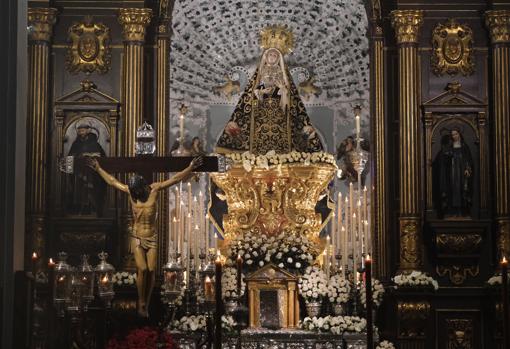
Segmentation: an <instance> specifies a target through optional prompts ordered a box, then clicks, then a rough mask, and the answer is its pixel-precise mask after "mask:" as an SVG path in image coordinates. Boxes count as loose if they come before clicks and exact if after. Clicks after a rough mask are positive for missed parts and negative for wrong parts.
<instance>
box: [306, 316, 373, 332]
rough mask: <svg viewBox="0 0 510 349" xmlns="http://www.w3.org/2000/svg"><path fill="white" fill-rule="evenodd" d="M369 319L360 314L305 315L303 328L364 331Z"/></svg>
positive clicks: (326, 330) (330, 330)
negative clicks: (361, 316)
mask: <svg viewBox="0 0 510 349" xmlns="http://www.w3.org/2000/svg"><path fill="white" fill-rule="evenodd" d="M366 327H367V321H366V320H365V319H363V318H360V317H358V316H331V315H328V316H326V317H318V318H317V317H313V318H310V317H305V318H304V320H303V322H302V323H301V328H303V329H305V330H309V331H314V332H321V333H328V332H329V333H333V334H337V335H338V334H342V333H344V332H362V331H364V330H365V329H366Z"/></svg>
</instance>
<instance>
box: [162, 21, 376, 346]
mask: <svg viewBox="0 0 510 349" xmlns="http://www.w3.org/2000/svg"><path fill="white" fill-rule="evenodd" d="M293 45H294V41H293V35H292V33H291V32H290V31H289V30H288V29H286V28H285V27H279V26H275V27H269V28H266V29H265V30H263V31H262V33H261V47H262V49H263V50H264V51H263V54H262V57H261V59H260V62H259V64H258V67H257V69H256V71H255V73H254V74H253V76H252V77H251V79H250V80H249V82H248V84H247V86H246V88H245V90H244V92H243V93H242V95H241V97H240V99H239V101H238V103H237V105H236V107H235V110H234V112H233V114H232V116H231V118H230V120H229V122H228V123H227V124H226V126H225V128H224V130H223V132H222V134H221V136H220V138H219V140H218V142H217V145H216V152H217V153H218V154H221V155H223V156H224V157H225V158H226V160H227V163H228V166H227V168H228V169H227V171H225V172H222V173H213V174H211V175H210V179H211V181H210V193H209V194H210V201H209V210H208V211H209V212H208V217H209V219H210V220H211V221H212V222H213V224H214V226H215V227H216V229H217V230H218V232H219V233H220V234H221V238H222V239H216V240H217V241H216V242H215V243H214V246H217V247H218V248H217V249H209V251H210V252H212V253H214V254H212V253H211V254H210V256H209V257H208V258H207V257H205V256H201V259H204V257H205V258H206V259H209V263H208V264H203V265H202V266H201V267H198V266H197V267H196V269H199V271H198V270H196V272H195V274H196V275H198V274H199V275H200V276H197V277H196V281H195V282H193V281H192V280H191V281H190V277H192V275H193V271H192V267H191V268H188V269H187V270H188V272H187V275H186V276H185V278H186V279H187V280H186V284H187V285H190V287H187V289H190V288H191V289H193V288H194V292H192V293H193V294H195V295H196V296H195V297H196V301H197V302H198V303H201V302H202V303H203V304H204V309H205V311H204V312H203V313H202V315H200V314H199V313H200V312H197V311H193V310H190V309H191V308H193V309H195V307H191V306H190V304H191V303H193V304H194V303H195V302H193V301H191V300H190V299H191V298H193V295H192V294H190V292H188V291H186V292H184V293H183V292H182V288H181V287H180V282H176V275H180V274H176V272H175V271H176V270H179V267H178V266H177V263H176V262H175V263H174V262H169V264H168V265H167V266H166V267H165V284H164V291H163V297H165V296H166V297H167V299H168V300H169V303H170V306H171V307H173V308H175V307H176V304H178V303H185V308H186V315H185V316H184V317H182V318H180V319H177V320H175V319H174V320H173V321H172V323H171V326H172V327H173V329H174V330H177V331H181V332H189V330H190V328H199V327H208V328H209V327H211V326H212V327H214V326H213V325H212V317H211V316H210V315H211V314H212V313H213V311H212V307H213V305H212V304H213V303H214V302H216V313H218V312H220V313H221V310H220V307H218V303H219V302H221V303H224V310H225V313H226V315H227V316H226V317H223V320H221V318H220V316H219V314H216V319H217V320H216V321H215V322H216V328H217V327H218V326H223V327H224V328H230V329H231V330H234V329H236V330H238V331H240V330H241V329H243V335H242V336H237V337H238V339H239V338H241V337H243V341H245V342H250V341H251V342H250V343H252V344H251V345H252V346H250V347H253V345H255V347H257V345H259V344H257V342H260V343H261V344H260V345H263V344H262V341H261V339H260V338H256V337H253V338H252V339H251V340H250V335H249V334H252V335H253V334H255V335H256V334H260V333H264V336H266V337H267V338H269V337H270V336H275V337H274V338H273V339H274V340H276V341H282V339H281V338H280V339H279V337H278V334H279V333H280V334H282V333H283V334H284V338H286V339H284V340H283V341H287V345H292V344H291V342H288V338H289V337H288V336H287V335H288V331H293V333H294V334H295V335H296V336H297V337H294V339H293V341H294V342H296V343H300V342H302V341H304V340H307V341H312V342H316V343H319V342H320V343H322V344H321V346H320V347H322V345H324V346H325V347H326V346H331V347H343V346H342V345H343V344H342V343H343V340H344V339H347V338H349V336H350V335H351V336H354V337H352V338H353V339H352V341H353V342H352V343H355V342H357V343H358V345H365V346H366V344H363V343H365V342H364V340H363V339H362V338H364V336H366V325H367V322H366V320H365V318H364V317H363V315H364V314H365V313H366V311H365V308H364V305H365V304H366V302H365V298H366V294H365V292H364V289H363V287H360V283H359V281H360V280H361V279H362V278H361V277H360V274H359V273H358V272H361V271H362V270H358V269H359V268H361V267H362V264H363V265H364V262H363V261H362V259H363V256H364V254H363V255H362V252H363V248H361V250H360V251H355V248H354V247H355V244H353V241H354V240H356V241H360V243H361V245H360V246H362V244H363V243H365V244H366V243H367V242H366V241H365V240H364V239H363V237H362V236H361V233H360V232H359V231H357V232H355V233H354V232H353V233H354V234H353V235H352V236H354V237H355V239H352V236H351V238H350V240H349V237H348V234H347V233H346V232H345V230H344V231H343V232H340V225H338V227H337V229H335V228H334V229H333V232H332V233H331V234H330V235H328V236H327V237H326V236H322V235H321V231H322V230H323V228H324V227H325V226H326V224H328V221H329V220H331V219H332V218H333V219H332V220H333V221H335V222H337V219H336V218H334V216H335V215H334V211H335V210H334V209H333V208H334V206H333V205H332V200H331V199H330V197H329V190H330V188H329V185H330V183H331V182H332V181H333V179H334V177H335V175H336V174H337V166H336V163H335V159H334V156H333V155H332V154H328V153H326V152H324V149H323V144H322V142H321V139H320V135H319V134H318V132H317V131H316V130H315V128H314V127H313V125H312V124H311V122H310V118H309V116H308V114H307V112H306V109H305V106H304V104H303V101H302V100H301V98H300V96H299V93H298V90H297V89H296V86H295V85H294V82H293V81H292V77H291V76H290V74H289V71H288V69H287V66H286V64H285V60H284V56H285V55H286V54H288V53H290V52H291V51H292V48H293ZM358 134H359V133H358ZM358 144H359V142H358ZM359 165H360V166H362V165H364V163H362V161H359ZM358 172H359V173H361V170H360V171H358ZM359 193H361V190H360V191H359ZM353 201H354V200H353V199H352V198H351V202H353ZM358 206H360V207H358V209H359V212H358V214H359V216H360V220H359V224H358V225H356V224H354V223H357V222H358V221H357V220H356V218H354V220H353V221H352V222H351V225H349V226H353V227H357V229H361V227H364V226H365V224H363V223H362V221H361V214H360V213H361V211H362V209H361V205H359V204H358ZM338 212H339V213H340V216H345V219H347V220H348V219H349V217H348V216H349V214H348V213H347V212H352V211H348V210H346V211H345V215H343V214H342V212H343V211H342V210H339V211H337V215H338ZM354 217H356V215H355V214H354ZM337 218H338V222H340V220H341V219H343V218H342V217H337ZM363 218H364V219H365V222H366V220H367V219H368V214H367V212H365V214H364V216H363ZM333 226H335V225H333ZM365 229H366V227H365ZM337 232H338V233H337ZM323 235H325V234H323ZM206 239H208V237H207V238H206ZM331 240H333V241H331ZM349 241H350V243H349ZM191 243H192V242H191ZM178 244H181V245H184V246H185V245H186V242H184V241H180V242H178ZM349 246H350V247H349ZM349 249H351V250H349ZM185 250H189V248H186V247H185ZM195 251H196V250H195ZM364 251H365V252H366V251H367V249H366V246H365V250H364ZM186 253H187V252H184V254H186ZM342 255H343V256H342ZM342 258H343V261H342ZM349 258H350V262H349ZM182 259H183V260H188V262H187V263H188V266H189V260H190V258H186V256H185V255H184V256H182ZM174 260H175V261H177V255H175V258H174ZM195 261H198V259H195ZM214 261H216V273H215V270H214V268H215V267H214ZM358 261H359V262H360V263H358ZM349 263H350V265H351V268H350V269H349ZM369 263H370V261H369ZM195 265H196V264H195ZM218 267H219V268H220V274H218ZM349 270H350V272H349ZM190 274H191V276H190ZM181 278H182V277H181ZM218 279H219V280H221V281H220V282H218ZM218 283H220V288H218ZM353 286H354V287H353ZM375 286H376V288H375V289H374V290H375V291H376V292H375V293H376V294H375V295H374V296H376V297H375V298H376V299H377V300H379V301H380V298H381V295H382V292H383V291H382V287H381V286H380V284H379V285H375ZM370 289H372V287H371V288H370ZM370 293H372V292H370ZM176 298H178V301H176ZM369 299H372V297H369ZM369 303H371V302H369ZM208 307H209V308H208ZM208 309H209V310H208ZM304 312H306V316H305V315H304V314H303V313H304ZM208 314H209V315H208ZM327 314H331V316H329V315H328V316H326V317H323V318H319V316H320V315H327ZM317 319H319V320H317ZM221 321H222V322H223V324H222V325H221V324H219V323H218V322H221ZM317 321H320V322H321V323H322V325H325V326H327V327H328V329H331V331H329V330H328V331H327V332H328V333H329V334H324V335H322V337H321V336H319V337H317V335H316V334H315V333H313V332H311V331H310V330H312V329H314V327H316V326H317V324H316V322H317ZM271 331H272V332H271ZM214 332H215V333H216V336H215V339H214V341H215V344H218V343H216V341H217V337H218V335H217V332H218V331H214ZM361 332H363V333H365V334H364V335H360V333H361ZM176 333H178V332H176ZM285 333H287V335H285ZM356 333H358V336H357V337H356ZM298 334H299V335H298ZM353 334H354V335H353ZM210 336H212V335H210ZM299 338H301V339H299ZM306 338H308V339H306ZM210 339H211V341H213V340H212V337H211V338H210ZM180 340H181V341H180V345H181V347H190V348H191V347H195V345H198V344H197V343H200V340H196V341H190V342H187V339H186V337H185V336H182V338H181V339H180ZM219 340H220V341H221V336H220V339H219ZM206 342H208V340H207V338H206V339H205V340H204V342H203V343H206ZM224 342H225V339H224ZM236 343H237V342H236ZM218 345H219V344H218ZM215 347H217V345H215ZM243 347H244V344H243ZM353 348H354V347H353Z"/></svg>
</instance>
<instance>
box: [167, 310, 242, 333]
mask: <svg viewBox="0 0 510 349" xmlns="http://www.w3.org/2000/svg"><path fill="white" fill-rule="evenodd" d="M234 326H235V321H234V318H233V317H232V316H230V315H223V316H222V317H221V328H222V329H223V330H224V331H226V332H232V331H233V330H234ZM170 328H171V329H174V330H177V331H179V332H195V331H205V330H206V328H207V321H206V316H205V315H202V314H201V315H190V316H183V317H182V318H180V319H179V320H174V322H173V323H172V324H170Z"/></svg>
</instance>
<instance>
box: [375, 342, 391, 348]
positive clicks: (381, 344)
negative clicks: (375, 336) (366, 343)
mask: <svg viewBox="0 0 510 349" xmlns="http://www.w3.org/2000/svg"><path fill="white" fill-rule="evenodd" d="M375 349H395V346H394V345H393V343H391V342H390V341H381V342H379V344H377V346H376V347H375Z"/></svg>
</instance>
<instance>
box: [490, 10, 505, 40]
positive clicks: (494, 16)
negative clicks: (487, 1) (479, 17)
mask: <svg viewBox="0 0 510 349" xmlns="http://www.w3.org/2000/svg"><path fill="white" fill-rule="evenodd" d="M485 24H486V25H487V27H488V28H489V32H490V36H491V41H492V43H493V44H500V43H510V11H509V10H499V11H487V12H485Z"/></svg>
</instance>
